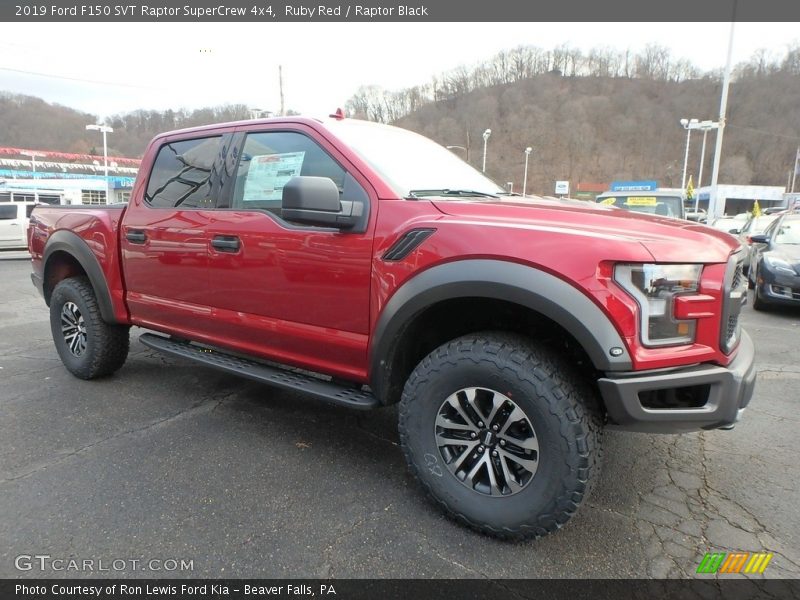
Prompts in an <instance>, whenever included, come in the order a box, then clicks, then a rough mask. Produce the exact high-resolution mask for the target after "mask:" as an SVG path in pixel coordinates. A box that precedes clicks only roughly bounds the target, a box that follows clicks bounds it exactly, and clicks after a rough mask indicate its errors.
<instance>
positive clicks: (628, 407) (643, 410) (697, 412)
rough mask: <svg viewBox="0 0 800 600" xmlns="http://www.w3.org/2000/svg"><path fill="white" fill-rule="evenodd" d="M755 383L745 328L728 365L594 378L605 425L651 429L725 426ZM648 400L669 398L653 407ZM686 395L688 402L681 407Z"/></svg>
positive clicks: (750, 394)
mask: <svg viewBox="0 0 800 600" xmlns="http://www.w3.org/2000/svg"><path fill="white" fill-rule="evenodd" d="M755 383H756V369H755V348H754V346H753V341H752V340H751V339H750V336H749V335H747V332H745V331H742V339H741V341H740V342H739V349H738V352H737V354H736V358H735V359H734V360H733V362H731V364H730V365H728V366H727V367H720V366H717V365H696V366H693V367H686V368H683V369H675V370H667V371H658V372H650V373H646V374H638V373H635V372H631V373H625V374H614V376H613V377H603V378H601V379H599V380H598V385H599V387H600V393H601V395H602V397H603V400H604V402H605V406H606V410H607V412H608V417H609V421H610V423H609V426H610V427H613V428H615V429H624V430H627V431H643V432H649V433H680V432H684V431H697V430H700V429H717V428H720V427H727V428H729V427H730V426H731V425H733V424H734V423H736V422H737V421H738V420H739V418H740V417H741V415H742V412H743V411H744V409H745V407H746V406H747V405H748V403H749V402H750V399H751V398H752V397H753V389H754V388H755ZM651 398H668V399H669V400H670V401H668V402H664V403H663V404H664V405H665V406H663V407H654V406H653V405H652V404H653V403H652V402H651V401H649V399H651ZM684 398H690V399H691V402H685V403H684V404H686V405H681V404H682V402H681V399H684ZM648 404H650V405H649V406H648ZM668 404H672V406H668V407H667V406H666V405H668Z"/></svg>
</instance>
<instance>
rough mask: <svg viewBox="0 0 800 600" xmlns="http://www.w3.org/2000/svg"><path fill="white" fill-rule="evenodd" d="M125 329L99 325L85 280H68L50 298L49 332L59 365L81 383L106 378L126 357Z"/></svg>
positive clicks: (101, 323) (87, 283) (94, 303)
mask: <svg viewBox="0 0 800 600" xmlns="http://www.w3.org/2000/svg"><path fill="white" fill-rule="evenodd" d="M129 329H130V328H129V327H127V326H124V325H112V324H109V323H106V322H105V321H103V318H102V316H101V315H100V307H99V305H98V304H97V298H96V297H95V294H94V289H93V288H92V285H91V283H89V280H88V279H87V278H86V277H70V278H68V279H64V280H62V281H60V282H59V283H58V285H56V287H55V289H54V290H53V295H52V296H51V297H50V330H51V332H52V334H53V342H54V343H55V346H56V350H57V351H58V355H59V357H61V362H62V363H64V366H65V367H66V368H67V370H68V371H69V372H70V373H72V374H73V375H75V376H76V377H80V378H81V379H94V378H96V377H102V376H104V375H110V374H111V373H113V372H114V371H116V370H117V369H119V368H120V367H121V366H122V365H123V364H124V363H125V359H126V358H127V357H128V348H129V345H130V337H129Z"/></svg>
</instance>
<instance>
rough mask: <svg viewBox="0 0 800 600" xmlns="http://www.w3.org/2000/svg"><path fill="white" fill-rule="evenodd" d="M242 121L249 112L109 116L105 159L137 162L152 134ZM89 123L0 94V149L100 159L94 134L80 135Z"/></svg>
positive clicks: (238, 108) (222, 109)
mask: <svg viewBox="0 0 800 600" xmlns="http://www.w3.org/2000/svg"><path fill="white" fill-rule="evenodd" d="M248 116H249V111H248V109H247V107H246V106H243V105H230V106H217V107H210V108H202V109H198V110H193V111H187V110H177V111H174V110H167V111H164V112H160V111H155V110H137V111H134V112H131V113H126V114H121V115H115V116H113V117H111V118H110V119H108V120H107V121H106V124H107V125H110V126H111V127H113V128H114V133H113V134H112V135H109V136H108V144H109V147H108V154H109V156H128V157H131V158H137V157H140V156H141V155H142V153H143V152H144V149H145V147H146V146H147V143H148V142H149V141H150V140H151V139H152V138H153V136H155V135H156V134H157V133H161V132H164V131H169V130H171V129H180V128H183V127H193V126H195V125H205V124H208V123H219V122H222V121H236V120H239V119H246V118H248ZM95 122H97V117H96V116H95V115H90V114H88V113H84V112H80V111H77V110H74V109H72V108H68V107H65V106H60V105H58V104H49V103H47V102H45V101H44V100H41V99H40V98H35V97H33V96H23V95H18V94H9V93H3V92H0V146H11V147H15V148H27V149H32V150H57V151H61V152H75V153H78V154H86V153H88V154H96V155H102V154H103V142H102V138H101V137H100V135H99V134H98V133H97V132H95V131H86V125H87V124H89V123H95Z"/></svg>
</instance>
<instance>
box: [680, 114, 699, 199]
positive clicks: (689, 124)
mask: <svg viewBox="0 0 800 600" xmlns="http://www.w3.org/2000/svg"><path fill="white" fill-rule="evenodd" d="M699 122H700V121H698V120H697V119H691V120H690V119H681V125H683V128H684V129H685V130H686V152H685V153H684V155H683V178H682V179H681V189H682V190H685V189H686V169H687V168H688V167H689V141H690V140H691V137H692V129H697V127H696V125H697V124H698V123H699Z"/></svg>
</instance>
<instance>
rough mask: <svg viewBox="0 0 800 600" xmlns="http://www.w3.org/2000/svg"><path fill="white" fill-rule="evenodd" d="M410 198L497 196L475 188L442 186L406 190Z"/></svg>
mask: <svg viewBox="0 0 800 600" xmlns="http://www.w3.org/2000/svg"><path fill="white" fill-rule="evenodd" d="M408 195H409V196H410V197H411V198H422V197H423V196H458V197H460V198H469V197H478V198H499V196H497V195H496V194H489V193H487V192H478V191H475V190H451V189H449V188H443V189H439V190H411V191H410V192H408Z"/></svg>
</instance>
